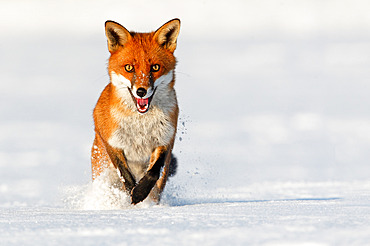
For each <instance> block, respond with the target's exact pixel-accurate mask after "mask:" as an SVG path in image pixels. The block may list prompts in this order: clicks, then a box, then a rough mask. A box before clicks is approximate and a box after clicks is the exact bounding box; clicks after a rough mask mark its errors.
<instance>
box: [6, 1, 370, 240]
mask: <svg viewBox="0 0 370 246" xmlns="http://www.w3.org/2000/svg"><path fill="white" fill-rule="evenodd" d="M369 8H370V3H369V2H368V1H365V0H363V1H362V0H354V1H347V0H342V1H334V0H328V1H311V0H310V1H309V0H303V1H295V0H283V1H272V0H259V1H237V0H230V1H207V0H206V1H167V0H165V1H161V2H158V1H149V0H148V1H122V0H121V1H94V0H93V1H47V2H46V1H42V0H32V1H1V2H0V27H1V30H2V31H1V33H0V37H1V44H0V53H1V56H0V57H1V58H0V64H1V66H0V81H1V82H0V245H1V246H2V245H143V244H145V243H149V244H152V245H370V166H369V160H370V152H369V149H370V115H369V108H370V97H369V96H368V94H369V92H370V86H369V85H370V84H369V79H370V70H369V67H370V56H369V54H370V32H368V30H369V28H370V15H369V14H368V13H369ZM176 17H178V18H180V19H181V21H182V27H181V32H180V36H179V41H178V49H177V50H176V55H177V57H178V61H179V62H178V66H177V70H176V89H177V94H178V99H179V102H180V108H181V113H180V124H179V127H178V136H177V142H176V144H175V149H174V152H175V155H176V156H177V158H178V161H179V167H178V172H177V174H176V176H174V177H172V178H171V179H170V181H169V183H168V185H167V187H166V189H165V191H164V194H163V199H162V202H161V204H160V205H153V204H150V203H149V202H147V201H145V202H144V203H141V204H139V205H138V206H131V205H129V203H128V198H127V196H126V194H125V193H124V192H122V191H121V190H120V189H119V188H117V185H116V180H114V179H104V178H105V177H106V176H102V177H101V179H98V180H97V181H96V182H94V183H92V182H91V171H90V160H89V159H90V148H91V145H92V141H93V122H92V109H93V107H94V104H95V103H96V100H97V98H98V96H99V94H100V92H101V91H102V89H103V88H104V86H105V85H106V83H107V82H108V75H107V71H106V60H107V58H108V51H107V48H106V39H105V35H104V22H105V21H106V20H108V19H111V20H114V21H117V22H119V23H121V24H123V25H124V26H125V27H127V28H128V29H129V30H137V31H148V30H155V29H156V28H158V27H159V26H160V25H162V24H164V23H165V22H166V21H168V20H170V19H172V18H176ZM110 171H112V170H108V171H107V172H110ZM112 172H114V171H112Z"/></svg>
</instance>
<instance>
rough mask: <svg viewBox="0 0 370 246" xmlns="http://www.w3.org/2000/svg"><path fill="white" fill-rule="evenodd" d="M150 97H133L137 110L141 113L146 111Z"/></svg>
mask: <svg viewBox="0 0 370 246" xmlns="http://www.w3.org/2000/svg"><path fill="white" fill-rule="evenodd" d="M151 98H152V96H151V97H148V98H145V99H143V98H136V97H135V100H136V108H137V111H139V112H140V113H142V114H144V113H146V112H147V111H148V109H149V104H150V101H151Z"/></svg>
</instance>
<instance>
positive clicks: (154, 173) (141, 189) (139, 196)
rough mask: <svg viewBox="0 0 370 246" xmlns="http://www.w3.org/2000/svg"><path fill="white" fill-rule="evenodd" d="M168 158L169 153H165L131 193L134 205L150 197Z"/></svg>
mask: <svg viewBox="0 0 370 246" xmlns="http://www.w3.org/2000/svg"><path fill="white" fill-rule="evenodd" d="M166 156H167V152H163V153H162V154H161V156H160V157H159V158H158V160H157V161H156V163H155V164H154V165H153V166H152V168H151V169H150V170H148V171H147V173H146V174H145V175H144V177H143V178H142V179H140V181H139V183H138V184H137V185H136V186H135V187H134V189H133V190H132V192H131V202H132V204H137V203H139V202H141V201H143V200H144V199H145V198H146V197H147V196H148V195H149V193H150V191H151V190H152V188H153V187H154V185H155V183H156V182H157V180H158V179H159V176H160V172H161V168H162V167H163V166H164V161H165V160H166Z"/></svg>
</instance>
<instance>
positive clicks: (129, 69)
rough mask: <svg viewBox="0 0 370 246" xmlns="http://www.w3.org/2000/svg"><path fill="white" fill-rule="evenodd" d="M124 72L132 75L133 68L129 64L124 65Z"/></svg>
mask: <svg viewBox="0 0 370 246" xmlns="http://www.w3.org/2000/svg"><path fill="white" fill-rule="evenodd" d="M125 70H126V72H128V73H132V72H133V71H134V66H132V65H130V64H126V65H125Z"/></svg>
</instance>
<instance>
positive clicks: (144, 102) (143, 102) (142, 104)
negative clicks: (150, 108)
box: [136, 98, 149, 109]
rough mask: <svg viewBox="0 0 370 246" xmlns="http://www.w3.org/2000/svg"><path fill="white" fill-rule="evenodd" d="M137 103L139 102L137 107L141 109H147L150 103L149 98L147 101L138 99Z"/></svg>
mask: <svg viewBox="0 0 370 246" xmlns="http://www.w3.org/2000/svg"><path fill="white" fill-rule="evenodd" d="M136 101H137V105H138V106H139V107H140V109H145V107H146V106H147V105H148V103H149V98H145V99H142V98H136Z"/></svg>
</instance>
